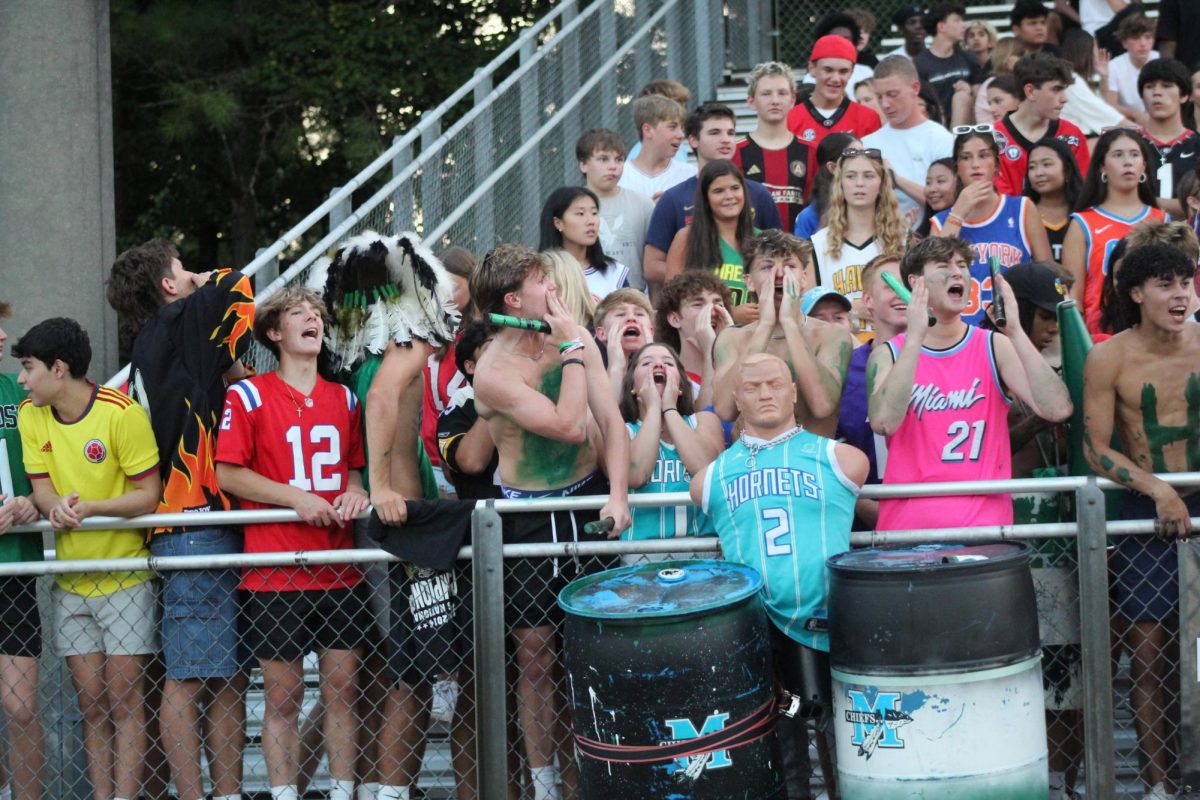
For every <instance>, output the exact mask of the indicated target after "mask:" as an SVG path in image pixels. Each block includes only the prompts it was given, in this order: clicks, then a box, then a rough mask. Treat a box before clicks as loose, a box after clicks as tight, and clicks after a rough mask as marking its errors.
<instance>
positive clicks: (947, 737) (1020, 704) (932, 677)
mask: <svg viewBox="0 0 1200 800" xmlns="http://www.w3.org/2000/svg"><path fill="white" fill-rule="evenodd" d="M1029 558H1030V548H1029V546H1028V545H1026V544H1023V543H1010V542H1001V543H995V544H979V545H960V544H935V545H921V546H918V547H913V548H907V549H894V550H893V549H880V550H854V551H851V552H848V553H842V554H841V555H837V556H834V557H833V558H831V559H829V561H828V565H829V572H830V595H829V637H830V638H829V655H830V664H831V666H832V672H833V707H834V732H835V734H836V737H837V762H838V780H839V783H840V786H841V794H842V797H843V798H844V800H899V799H900V798H904V799H905V800H909V799H910V798H925V800H941V799H942V798H945V799H946V800H949V799H950V798H954V799H955V800H960V799H961V798H972V800H1033V798H1038V800H1044V799H1045V798H1046V797H1047V795H1048V774H1047V763H1046V720H1045V703H1044V700H1043V692H1042V671H1041V651H1040V648H1039V643H1038V621H1037V605H1036V601H1035V599H1034V591H1033V579H1032V577H1031V575H1030V571H1029Z"/></svg>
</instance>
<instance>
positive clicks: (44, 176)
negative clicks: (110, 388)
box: [0, 0, 118, 380]
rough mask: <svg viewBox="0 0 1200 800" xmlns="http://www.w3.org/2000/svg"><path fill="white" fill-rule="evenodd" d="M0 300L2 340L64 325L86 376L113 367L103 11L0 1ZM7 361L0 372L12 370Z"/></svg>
mask: <svg viewBox="0 0 1200 800" xmlns="http://www.w3.org/2000/svg"><path fill="white" fill-rule="evenodd" d="M2 5H3V12H2V13H0V17H2V19H3V21H2V22H0V298H3V299H5V300H8V301H9V302H11V303H12V304H13V309H14V314H13V317H12V318H11V319H9V320H8V321H7V322H6V323H5V326H4V327H5V330H6V331H7V332H8V334H9V337H10V340H12V341H15V340H16V338H17V337H18V336H20V334H21V333H22V332H24V331H25V330H27V329H28V328H29V327H30V326H31V325H33V324H34V323H36V322H38V321H39V320H42V319H45V318H46V317H52V316H71V317H74V318H76V319H78V320H79V322H80V323H81V324H82V325H83V326H84V327H85V328H86V329H87V331H88V333H89V334H90V335H91V337H92V349H93V352H94V355H93V358H92V368H91V377H92V378H93V379H96V380H105V379H107V378H108V377H109V376H110V375H111V374H112V373H113V372H114V371H115V370H116V367H117V366H118V365H117V340H116V315H115V314H114V313H113V312H112V310H111V309H109V307H108V305H107V304H106V303H105V302H104V277H105V275H106V274H107V271H108V267H109V265H111V264H112V260H113V258H114V257H115V255H116V253H115V248H116V234H115V230H114V221H113V154H112V82H111V76H110V54H109V33H108V32H109V5H108V0H3V3H2ZM15 369H16V365H15V363H14V362H13V361H12V360H11V359H6V360H5V362H4V363H3V364H0V370H3V371H5V372H12V371H15Z"/></svg>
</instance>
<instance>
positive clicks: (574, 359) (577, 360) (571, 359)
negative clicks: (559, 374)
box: [562, 358, 583, 367]
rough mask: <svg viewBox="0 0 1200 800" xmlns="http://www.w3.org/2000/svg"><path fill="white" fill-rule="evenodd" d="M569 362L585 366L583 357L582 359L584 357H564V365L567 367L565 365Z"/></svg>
mask: <svg viewBox="0 0 1200 800" xmlns="http://www.w3.org/2000/svg"><path fill="white" fill-rule="evenodd" d="M568 364H578V365H579V366H581V367H582V366H583V359H582V358H568V359H564V360H563V362H562V365H563V366H564V367H565V366H567V365H568Z"/></svg>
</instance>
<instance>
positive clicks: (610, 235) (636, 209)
mask: <svg viewBox="0 0 1200 800" xmlns="http://www.w3.org/2000/svg"><path fill="white" fill-rule="evenodd" d="M653 211H654V202H653V201H652V200H651V199H650V198H649V197H646V195H644V194H639V193H637V192H635V191H632V190H630V189H624V188H622V189H620V190H618V192H617V194H616V196H614V197H601V198H600V246H601V247H603V248H604V254H605V255H607V256H612V258H613V259H614V260H615V261H617V262H619V263H621V264H624V265H625V266H626V267H628V268H629V285H630V286H632V287H633V288H635V289H641V290H642V291H645V289H646V279H645V278H644V277H642V250H643V249H644V248H645V247H646V229H647V228H648V227H649V226H650V214H651V213H652V212H653Z"/></svg>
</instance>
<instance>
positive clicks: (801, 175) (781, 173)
mask: <svg viewBox="0 0 1200 800" xmlns="http://www.w3.org/2000/svg"><path fill="white" fill-rule="evenodd" d="M810 149H811V148H810V147H809V146H808V145H807V144H805V143H804V142H802V141H800V140H799V139H798V138H796V137H795V136H793V137H792V141H791V142H789V143H788V145H787V147H780V148H778V149H775V150H768V149H766V148H764V147H763V146H762V145H760V144H759V143H758V142H756V141H754V139H752V138H751V137H749V136H747V137H746V138H744V139H742V140H741V141H739V142H738V143H737V149H736V150H735V151H734V153H733V163H735V164H737V165H738V167H739V168H740V169H741V170H742V172H743V173H745V175H746V179H747V180H751V181H758V182H759V183H761V184H762V185H763V186H766V187H767V189H768V190H770V192H771V197H772V198H774V200H775V205H776V207H778V209H779V218H780V219H781V220H783V229H784V230H785V231H790V230H791V229H792V227H793V226H794V225H795V224H796V215H797V214H799V213H800V210H801V209H802V208H804V198H805V197H806V196H807V194H808V192H807V187H808V166H809V150H810Z"/></svg>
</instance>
